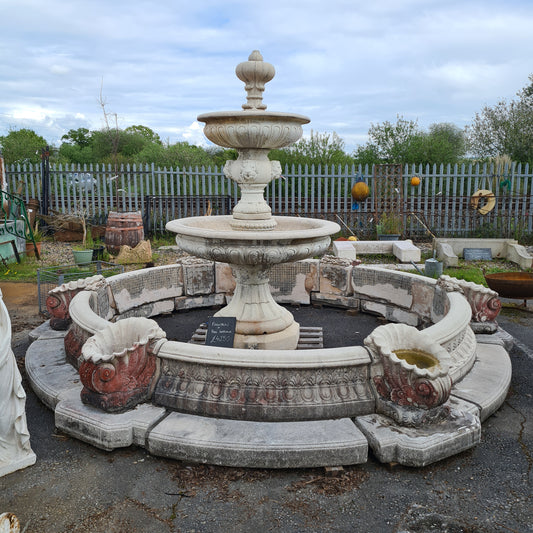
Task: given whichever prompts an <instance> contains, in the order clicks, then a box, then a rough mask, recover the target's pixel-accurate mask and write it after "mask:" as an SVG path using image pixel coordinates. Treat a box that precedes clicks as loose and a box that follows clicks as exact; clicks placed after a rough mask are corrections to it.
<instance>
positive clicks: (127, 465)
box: [0, 287, 533, 533]
mask: <svg viewBox="0 0 533 533" xmlns="http://www.w3.org/2000/svg"><path fill="white" fill-rule="evenodd" d="M2 290H4V289H3V287H2ZM6 305H7V306H8V309H9V310H10V314H11V313H14V314H15V313H16V314H18V315H21V314H24V313H23V311H22V309H21V307H20V305H21V304H20V303H17V304H15V305H14V306H13V307H12V308H10V305H9V302H8V301H6ZM295 312H296V313H297V319H298V320H300V321H301V322H302V323H303V324H304V325H308V324H305V320H308V319H311V320H312V318H313V317H312V316H311V317H309V316H307V315H306V313H307V314H309V313H311V311H310V310H309V309H308V308H301V309H300V310H296V311H295ZM312 312H313V313H316V312H318V313H320V317H321V321H322V322H323V327H324V331H325V337H326V333H327V335H328V336H329V337H328V338H329V339H335V338H336V339H342V338H343V337H345V336H348V335H355V332H356V331H359V333H358V335H360V336H361V337H362V338H364V336H366V334H367V333H366V332H365V330H364V329H363V321H362V320H361V322H360V327H359V325H358V326H356V328H350V329H348V328H347V326H346V324H347V322H346V321H347V320H350V324H352V325H353V324H354V323H355V324H358V322H357V320H358V318H359V317H358V316H353V315H348V314H347V312H345V311H340V310H333V309H330V308H322V309H319V310H316V309H315V310H313V311H312ZM298 313H300V316H298ZM12 316H13V315H12ZM302 317H303V318H302ZM361 317H362V315H361ZM26 318H27V319H28V320H27V322H28V323H31V320H29V318H28V317H26ZM304 319H305V320H304ZM198 320H199V318H198V317H192V318H191V324H192V323H196V322H197V321H198ZM343 321H344V322H343ZM498 322H499V324H500V326H501V327H502V328H503V329H505V330H506V331H508V332H509V333H511V334H512V335H513V336H514V337H515V339H516V341H517V342H516V345H515V347H514V348H513V350H512V351H511V353H510V356H511V360H512V364H513V377H512V382H511V388H510V390H509V394H508V396H507V398H506V400H505V402H504V404H503V405H502V407H501V408H500V410H499V411H497V412H496V413H495V414H494V415H493V416H492V417H490V418H489V419H488V420H487V421H486V422H485V423H484V424H483V426H482V440H481V443H480V444H479V445H478V446H476V447H474V448H472V449H470V450H468V451H466V452H463V453H461V454H459V455H456V456H453V457H451V458H449V459H446V460H443V461H440V462H438V463H435V464H432V465H429V466H427V467H424V468H418V469H414V468H408V467H403V466H399V465H393V464H388V465H386V464H381V463H379V462H378V461H377V460H376V459H375V458H374V457H373V456H372V455H371V454H370V456H369V460H368V462H367V463H365V464H361V465H355V466H348V467H344V468H343V470H342V471H340V472H338V473H337V475H334V476H330V475H328V473H327V472H326V471H325V470H324V469H302V470H296V469H294V470H259V469H257V470H255V469H243V468H224V467H215V466H209V465H195V464H187V463H184V462H179V461H174V460H167V459H163V458H159V457H154V456H151V455H149V454H148V453H147V452H146V451H145V450H144V449H141V448H136V447H130V448H126V449H120V450H115V451H113V452H104V451H102V450H99V449H97V448H94V447H92V446H90V445H88V444H85V443H83V442H80V441H77V440H75V439H73V438H70V437H68V436H66V435H63V434H61V433H59V432H58V431H56V429H55V427H54V416H53V413H52V412H51V411H50V410H48V409H47V408H46V407H45V406H44V405H43V404H41V403H40V401H39V400H38V399H37V398H36V396H35V395H34V393H33V392H32V391H31V388H30V387H29V385H28V382H27V380H25V381H24V385H25V388H26V392H27V403H26V412H27V421H28V427H29V430H30V434H31V444H32V448H33V450H34V452H35V453H36V455H37V463H36V464H35V465H34V466H32V467H29V468H26V469H25V470H21V471H18V472H14V473H13V474H10V475H8V476H5V477H3V478H0V513H2V512H7V511H9V512H12V513H14V514H16V515H17V516H18V518H19V520H20V522H21V526H22V529H23V530H24V531H26V532H28V533H30V532H47V533H53V532H58V533H60V532H69V533H81V532H90V533H100V532H102V533H104V532H105V533H122V532H124V533H125V532H128V533H136V532H157V533H159V532H161V533H166V532H202V533H203V532H220V531H232V532H244V531H246V532H248V531H257V532H263V531H282V532H301V531H303V530H306V531H312V532H322V531H324V532H325V531H331V532H374V531H376V532H412V533H425V532H449V533H459V532H464V533H481V532H509V531H511V532H520V533H522V532H524V533H525V532H528V531H533V501H532V500H533V498H532V496H533V490H532V487H533V471H532V470H533V401H532V395H533V327H532V326H533V314H531V313H529V312H527V311H521V310H515V309H507V308H506V309H504V310H503V312H502V314H501V315H500V317H499V319H498ZM185 323H186V321H185V320H184V321H183V327H185ZM309 325H311V324H309ZM375 325H376V323H375V322H373V323H372V324H370V323H369V324H368V325H366V326H365V327H371V328H373V327H375ZM180 327H181V326H180ZM187 327H189V328H190V325H189V326H187ZM15 330H16V332H15V334H14V335H13V339H12V340H13V342H12V345H13V350H14V352H15V355H16V357H17V360H18V362H19V368H20V369H21V372H22V374H23V378H25V376H24V355H25V353H26V349H27V347H28V345H29V339H28V333H29V331H30V330H29V329H20V328H19V327H14V331H15ZM167 334H168V333H167ZM187 334H188V333H187ZM178 335H179V332H178V333H176V336H178ZM169 337H170V335H169ZM327 342H330V341H329V340H328V341H327ZM331 342H333V341H331ZM352 342H354V343H355V342H357V341H353V340H352Z"/></svg>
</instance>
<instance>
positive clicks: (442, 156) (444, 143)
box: [420, 122, 466, 164]
mask: <svg viewBox="0 0 533 533" xmlns="http://www.w3.org/2000/svg"><path fill="white" fill-rule="evenodd" d="M465 154H466V139H465V133H464V131H463V130H461V129H460V128H458V127H457V126H456V125H455V124H451V123H450V122H440V123H438V124H431V126H430V127H429V134H428V136H427V159H426V160H425V161H420V163H444V164H446V163H457V162H459V160H460V159H461V158H462V157H464V156H465Z"/></svg>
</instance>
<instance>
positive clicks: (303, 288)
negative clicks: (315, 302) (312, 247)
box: [270, 259, 319, 305]
mask: <svg viewBox="0 0 533 533" xmlns="http://www.w3.org/2000/svg"><path fill="white" fill-rule="evenodd" d="M318 265H319V261H318V259H307V260H303V261H295V262H293V263H283V264H279V265H274V266H273V268H272V270H271V271H270V292H271V294H272V296H273V297H274V300H275V301H276V302H278V303H293V304H303V305H309V304H310V303H311V292H312V291H316V290H318V287H319V280H318V270H319V268H318Z"/></svg>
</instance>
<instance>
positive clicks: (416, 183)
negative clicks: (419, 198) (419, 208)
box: [411, 176, 420, 187]
mask: <svg viewBox="0 0 533 533" xmlns="http://www.w3.org/2000/svg"><path fill="white" fill-rule="evenodd" d="M411 185H412V186H413V187H418V186H419V185H420V178H419V177H418V176H413V177H412V178H411Z"/></svg>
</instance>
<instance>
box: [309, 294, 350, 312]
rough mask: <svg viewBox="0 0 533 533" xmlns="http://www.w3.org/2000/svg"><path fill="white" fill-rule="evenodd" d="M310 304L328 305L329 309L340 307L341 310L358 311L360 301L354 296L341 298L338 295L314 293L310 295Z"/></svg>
mask: <svg viewBox="0 0 533 533" xmlns="http://www.w3.org/2000/svg"><path fill="white" fill-rule="evenodd" d="M311 303H312V304H321V305H329V306H331V307H341V308H342V309H355V310H358V309H359V305H360V300H359V298H355V297H354V296H342V295H340V294H331V293H329V294H322V293H321V292H314V293H313V294H311Z"/></svg>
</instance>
